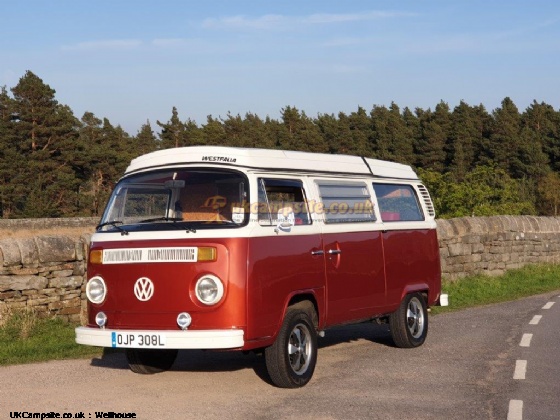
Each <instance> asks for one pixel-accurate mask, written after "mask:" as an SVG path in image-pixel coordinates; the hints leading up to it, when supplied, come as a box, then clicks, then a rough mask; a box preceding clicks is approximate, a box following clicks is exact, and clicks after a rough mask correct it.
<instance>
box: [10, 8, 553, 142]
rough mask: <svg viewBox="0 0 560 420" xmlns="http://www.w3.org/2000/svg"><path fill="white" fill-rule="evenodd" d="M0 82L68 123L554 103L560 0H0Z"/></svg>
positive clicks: (131, 128)
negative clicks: (68, 116)
mask: <svg viewBox="0 0 560 420" xmlns="http://www.w3.org/2000/svg"><path fill="white" fill-rule="evenodd" d="M0 17H1V22H2V23H1V24H0V86H3V85H5V86H7V87H8V88H11V87H13V86H15V85H16V84H17V83H18V80H19V78H20V77H21V76H23V74H24V73H25V71H26V70H31V71H32V72H34V73H35V74H37V75H38V76H39V77H41V78H42V79H43V81H44V82H45V83H47V84H49V85H50V86H51V87H52V88H54V89H55V90H56V98H57V100H58V101H59V102H60V103H62V104H66V105H68V106H69V107H70V108H71V109H72V110H73V111H74V113H75V115H76V116H77V117H78V118H80V117H81V116H82V115H83V113H84V112H85V111H90V112H93V113H94V114H95V115H96V116H97V117H100V118H103V117H107V118H108V119H109V120H110V121H111V123H112V124H113V125H121V126H122V127H123V128H124V129H125V130H126V131H127V132H129V133H130V134H132V135H134V134H136V133H137V131H138V129H139V128H140V126H141V125H142V124H144V123H145V122H146V121H147V120H150V122H151V124H152V127H153V128H154V129H156V130H157V129H158V128H159V127H157V125H156V120H160V121H162V122H165V121H168V120H169V118H170V117H171V109H172V107H173V106H176V107H177V109H178V111H179V117H180V118H181V120H186V119H188V118H190V119H192V120H194V121H196V122H197V123H198V124H204V123H205V121H206V117H207V115H213V116H214V117H219V116H221V117H226V116H227V114H228V112H229V113H231V114H233V115H236V114H240V115H241V116H244V115H245V113H247V112H252V113H255V114H257V115H259V116H260V117H262V118H264V117H266V116H267V115H268V116H270V117H271V118H279V117H280V111H281V109H282V108H283V107H285V106H287V105H291V106H296V107H297V108H298V109H300V110H303V111H305V113H306V114H307V115H309V116H311V117H314V116H316V115H317V114H331V113H334V114H338V112H339V111H342V112H345V113H350V112H352V111H355V110H356V109H357V108H358V106H362V107H363V108H365V109H366V110H368V111H369V110H371V108H372V107H373V105H390V104H391V102H392V101H394V102H395V103H396V104H397V105H399V106H401V108H402V107H405V106H408V107H409V108H412V109H414V108H416V107H421V108H424V109H426V108H434V107H435V105H436V104H437V103H438V102H440V101H441V100H443V101H445V102H447V103H448V104H449V105H450V106H451V107H452V108H453V107H454V106H456V105H457V104H458V103H459V101H460V100H464V101H466V102H467V103H468V104H470V105H478V104H483V105H484V106H486V108H487V109H488V110H489V111H491V110H493V109H495V108H496V107H498V106H500V102H501V101H502V99H503V98H504V97H506V96H509V97H511V98H512V99H513V101H514V102H515V103H516V105H517V106H518V107H519V108H520V110H524V109H525V108H526V107H527V106H529V105H530V104H531V103H532V101H533V100H537V101H538V102H541V101H543V102H546V103H548V104H550V105H552V106H553V107H554V108H555V109H558V108H559V107H560V2H555V1H550V0H546V1H542V0H534V1H515V0H509V1H489V0H486V1H476V0H475V1H472V0H469V1H466V0H465V1H461V2H459V1H451V0H446V1H418V0H416V1H398V2H396V1H393V2H391V1H374V0H369V1H366V0H351V1H346V2H342V1H340V0H337V1H331V0H322V1H314V0H310V1H305V0H298V1H294V0H284V1H276V2H266V1H249V0H246V1H243V0H236V1H233V0H230V1H226V0H222V1H212V0H206V1H200V0H198V1H168V0H159V1H145V0H134V1H125V0H121V1H118V0H111V1H106V0H97V1H81V0H57V1H47V0H44V1H39V0H33V1H32V0H27V1H26V0H20V1H14V0H0Z"/></svg>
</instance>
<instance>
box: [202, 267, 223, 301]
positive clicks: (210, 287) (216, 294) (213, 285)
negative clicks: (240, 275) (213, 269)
mask: <svg viewBox="0 0 560 420" xmlns="http://www.w3.org/2000/svg"><path fill="white" fill-rule="evenodd" d="M195 292H196V297H197V298H198V300H199V301H201V302H202V303H204V304H205V305H215V304H216V303H218V302H219V301H220V299H221V298H222V296H223V295H224V285H223V284H222V281H221V280H220V279H219V278H218V277H216V276H212V275H210V274H207V275H205V276H203V277H201V278H199V279H198V281H197V282H196V287H195Z"/></svg>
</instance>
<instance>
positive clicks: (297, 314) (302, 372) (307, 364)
mask: <svg viewBox="0 0 560 420" xmlns="http://www.w3.org/2000/svg"><path fill="white" fill-rule="evenodd" d="M314 318H315V309H314V308H313V305H312V304H311V303H309V302H305V303H300V304H297V305H294V306H291V307H289V308H288V311H287V313H286V317H285V318H284V322H283V324H282V328H280V332H279V333H278V336H277V337H276V341H275V342H274V344H272V346H270V347H267V348H266V349H265V360H266V368H267V370H268V374H269V375H270V379H271V380H272V382H273V383H274V384H275V385H276V386H278V387H280V388H298V387H302V386H304V385H305V384H307V383H308V382H309V381H310V379H311V377H312V376H313V371H314V370H315V364H316V362H317V332H316V329H315V326H314V324H313V319H314Z"/></svg>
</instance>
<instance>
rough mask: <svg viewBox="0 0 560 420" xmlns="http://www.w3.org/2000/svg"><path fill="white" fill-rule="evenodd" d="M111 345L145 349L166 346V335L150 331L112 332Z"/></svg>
mask: <svg viewBox="0 0 560 420" xmlns="http://www.w3.org/2000/svg"><path fill="white" fill-rule="evenodd" d="M111 346H112V347H129V348H143V349H157V348H163V347H165V335H164V334H150V333H148V332H146V333H138V332H135V333H127V332H113V333H111Z"/></svg>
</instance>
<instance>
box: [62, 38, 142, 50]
mask: <svg viewBox="0 0 560 420" xmlns="http://www.w3.org/2000/svg"><path fill="white" fill-rule="evenodd" d="M140 46H142V41H140V40H138V39H109V40H103V41H86V42H79V43H77V44H73V45H64V46H63V47H62V49H63V50H69V51H86V50H88V51H89V50H130V49H135V48H138V47H140Z"/></svg>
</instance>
